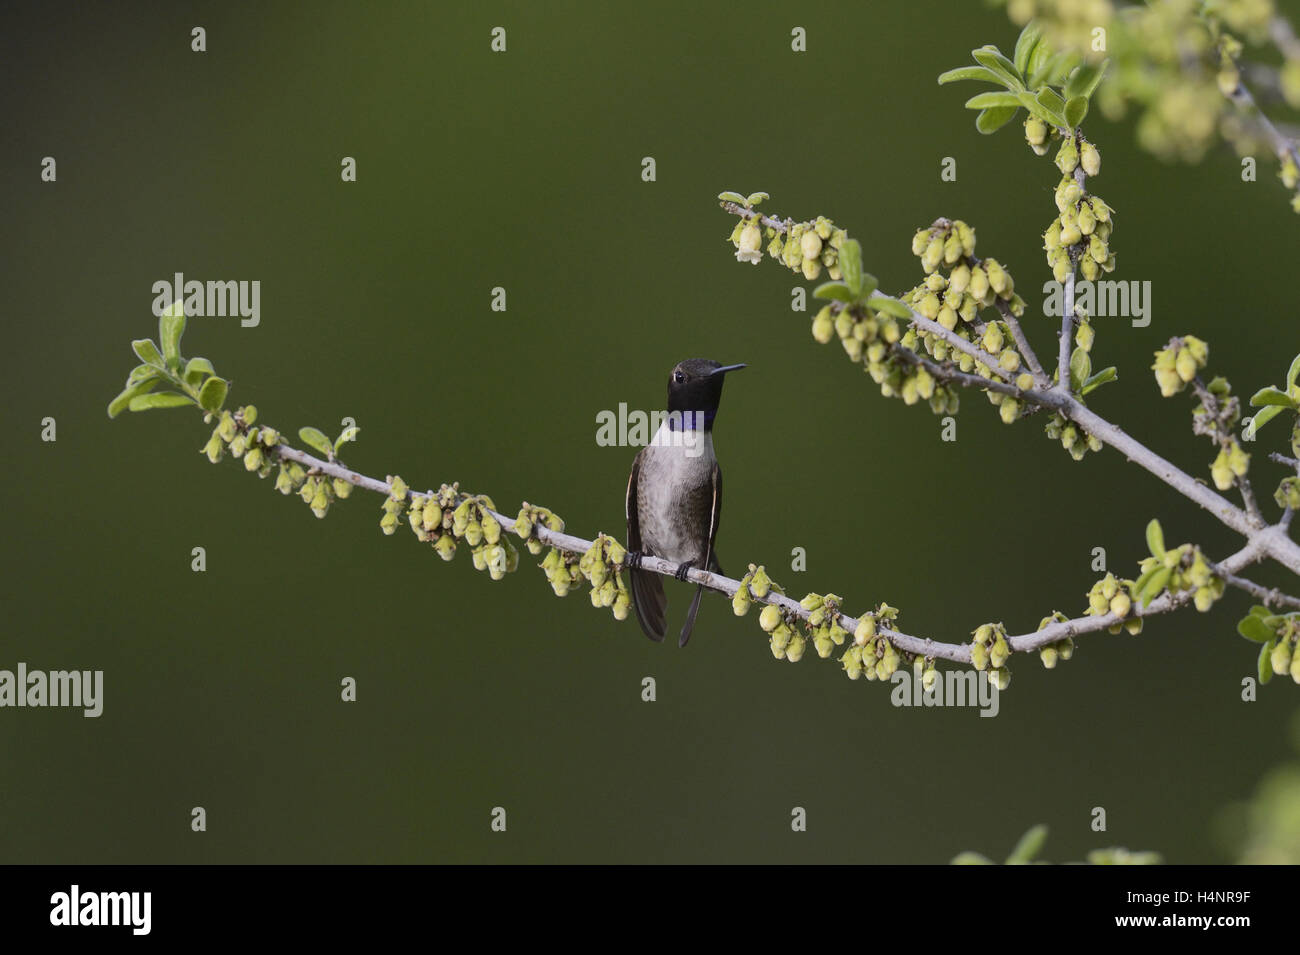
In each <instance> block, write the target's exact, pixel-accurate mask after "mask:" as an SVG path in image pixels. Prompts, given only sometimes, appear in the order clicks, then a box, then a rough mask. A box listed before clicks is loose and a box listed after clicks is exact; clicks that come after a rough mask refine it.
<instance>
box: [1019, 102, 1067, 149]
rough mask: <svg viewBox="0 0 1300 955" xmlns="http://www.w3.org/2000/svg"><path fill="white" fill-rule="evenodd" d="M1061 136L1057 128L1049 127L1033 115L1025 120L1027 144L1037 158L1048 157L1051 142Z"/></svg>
mask: <svg viewBox="0 0 1300 955" xmlns="http://www.w3.org/2000/svg"><path fill="white" fill-rule="evenodd" d="M1060 135H1061V132H1060V130H1059V129H1057V128H1056V127H1055V126H1048V125H1047V124H1046V123H1045V122H1043V121H1042V120H1041V119H1039V118H1038V117H1037V116H1035V115H1034V114H1033V113H1030V114H1029V117H1028V118H1027V119H1026V120H1025V142H1027V143H1028V144H1029V148H1030V149H1032V150H1033V151H1034V155H1035V156H1045V155H1047V149H1048V146H1049V142H1050V140H1052V139H1056V138H1057V137H1059V136H1060Z"/></svg>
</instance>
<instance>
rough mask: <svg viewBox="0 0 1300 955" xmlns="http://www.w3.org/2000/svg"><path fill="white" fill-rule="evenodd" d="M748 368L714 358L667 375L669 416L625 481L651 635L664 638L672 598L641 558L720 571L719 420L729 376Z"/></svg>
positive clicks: (635, 597) (632, 550) (635, 591)
mask: <svg viewBox="0 0 1300 955" xmlns="http://www.w3.org/2000/svg"><path fill="white" fill-rule="evenodd" d="M744 367H745V366H744V365H722V364H719V363H718V362H716V361H713V360H711V359H708V358H688V359H687V360H686V361H684V362H681V363H680V364H679V365H678V366H677V367H676V368H674V369H673V370H672V374H671V375H669V376H668V415H667V417H666V418H665V419H664V423H663V424H662V425H661V426H660V428H659V430H658V431H657V432H655V436H654V437H653V438H652V439H651V441H650V443H649V444H648V445H646V446H645V447H644V448H642V449H641V451H640V453H639V454H637V456H636V460H635V461H633V462H632V474H631V475H630V476H629V477H628V479H627V548H628V556H629V561H628V567H629V574H630V575H631V583H632V606H633V608H635V610H636V618H637V620H638V621H640V623H641V629H642V630H644V631H645V635H646V636H647V637H649V638H650V639H651V640H662V639H663V638H664V632H665V628H664V611H665V610H666V609H667V607H668V600H667V598H666V597H665V596H664V588H663V583H662V581H661V577H660V575H659V574H652V573H650V572H649V571H644V570H640V569H639V567H640V561H641V558H642V557H643V556H646V555H650V556H652V557H661V558H663V559H664V560H669V561H673V562H675V563H677V564H679V565H680V566H679V567H678V569H677V574H676V576H677V579H678V580H685V579H686V572H687V571H688V570H690V569H691V568H692V567H695V568H699V569H701V570H708V571H712V572H714V573H719V574H720V573H722V568H721V567H720V566H719V565H718V556H717V554H716V553H714V550H713V542H714V539H715V538H716V537H717V534H718V521H719V519H720V517H721V515H722V470H721V469H720V468H719V467H718V459H717V457H716V456H714V453H713V419H714V418H715V417H716V416H717V414H718V405H719V404H720V403H721V402H722V380H723V377H724V376H725V375H726V373H727V372H729V371H735V370H736V369H738V368H744ZM703 590H704V588H703V587H696V588H695V599H694V600H692V601H691V609H690V610H688V611H687V613H686V622H685V623H684V624H683V625H682V633H681V636H680V638H678V641H677V645H678V646H679V647H684V646H686V641H687V640H689V639H690V638H691V630H692V629H693V628H694V626H695V615H696V613H698V612H699V609H700V594H701V593H702V592H703Z"/></svg>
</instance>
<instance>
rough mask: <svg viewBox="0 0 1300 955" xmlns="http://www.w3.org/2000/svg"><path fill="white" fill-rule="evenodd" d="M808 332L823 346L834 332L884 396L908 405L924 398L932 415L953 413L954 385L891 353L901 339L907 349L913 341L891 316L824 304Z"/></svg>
mask: <svg viewBox="0 0 1300 955" xmlns="http://www.w3.org/2000/svg"><path fill="white" fill-rule="evenodd" d="M812 334H813V338H815V339H816V340H817V341H818V342H820V343H821V344H823V345H824V344H826V343H827V342H829V341H831V339H832V338H834V337H836V336H837V335H838V336H839V339H840V344H841V345H843V346H844V351H845V353H846V354H847V355H848V356H849V359H850V360H851V361H854V362H862V364H863V370H864V371H866V372H867V373H868V374H869V375H871V377H872V380H873V381H875V382H876V384H878V385H880V391H881V394H883V395H884V396H885V397H887V398H890V397H900V398H902V399H903V401H904V403H906V404H909V405H912V404H916V402H918V401H928V402H929V403H930V407H931V408H932V409H933V410H934V412H935V413H936V414H955V413H956V411H957V405H958V396H957V389H956V388H953V387H951V386H947V385H944V384H941V383H939V382H937V381H936V380H935V378H934V376H933V375H931V374H930V372H929V371H928V370H926V369H925V368H924V367H923V366H921V365H919V364H916V363H915V362H914V361H904V360H902V359H900V358H899V357H898V356H897V355H894V354H893V353H892V352H891V349H890V346H892V345H894V344H896V343H898V342H899V341H902V340H904V339H905V338H906V344H905V347H907V348H909V349H910V350H915V348H916V344H917V338H916V334H915V333H914V332H909V333H907V334H908V335H910V338H908V337H907V336H905V335H904V333H903V331H902V324H901V323H900V321H899V320H898V319H897V318H895V317H894V316H892V315H888V314H886V313H885V312H877V311H874V310H873V309H870V308H867V307H866V306H861V305H852V306H843V307H841V306H840V305H839V304H838V303H837V304H835V305H827V306H824V307H823V308H822V309H821V310H820V311H819V312H818V313H817V314H816V316H814V318H813V324H812Z"/></svg>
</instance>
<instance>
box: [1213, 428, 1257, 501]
mask: <svg viewBox="0 0 1300 955" xmlns="http://www.w3.org/2000/svg"><path fill="white" fill-rule="evenodd" d="M1249 470H1250V455H1249V454H1247V453H1246V452H1245V450H1243V449H1242V447H1241V444H1240V442H1238V441H1237V439H1236V438H1229V439H1228V440H1227V442H1226V444H1225V445H1224V446H1223V447H1221V448H1220V449H1219V453H1218V455H1217V456H1216V457H1215V458H1214V461H1212V462H1211V463H1210V477H1212V478H1213V479H1214V486H1215V487H1217V488H1218V489H1219V490H1220V491H1226V490H1228V488H1230V487H1232V486H1233V484H1235V483H1236V482H1237V478H1241V477H1245V476H1246V472H1247V471H1249Z"/></svg>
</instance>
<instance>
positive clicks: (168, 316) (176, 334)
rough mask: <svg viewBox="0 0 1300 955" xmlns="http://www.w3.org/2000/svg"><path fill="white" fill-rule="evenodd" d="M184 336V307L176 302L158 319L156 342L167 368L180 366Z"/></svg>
mask: <svg viewBox="0 0 1300 955" xmlns="http://www.w3.org/2000/svg"><path fill="white" fill-rule="evenodd" d="M184 334H185V306H184V305H182V304H181V303H179V302H177V303H175V304H173V305H172V307H171V308H169V309H167V310H166V311H165V312H163V313H162V315H161V316H160V317H159V319H158V341H159V343H160V344H161V345H162V353H163V357H164V358H165V359H167V364H168V365H169V366H170V365H178V364H180V359H181V336H182V335H184Z"/></svg>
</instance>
